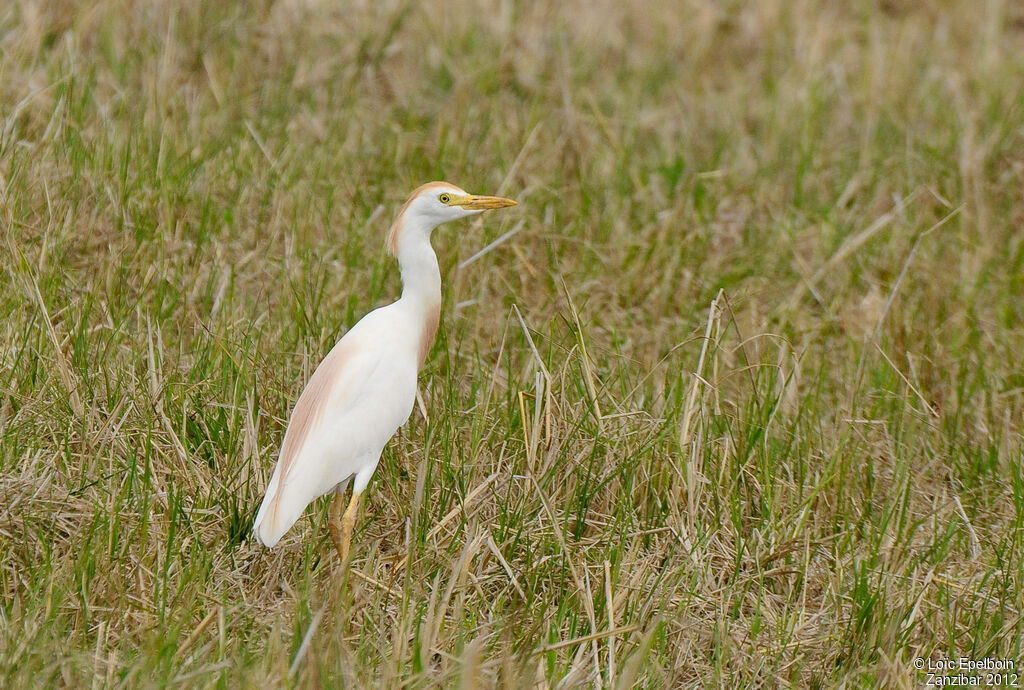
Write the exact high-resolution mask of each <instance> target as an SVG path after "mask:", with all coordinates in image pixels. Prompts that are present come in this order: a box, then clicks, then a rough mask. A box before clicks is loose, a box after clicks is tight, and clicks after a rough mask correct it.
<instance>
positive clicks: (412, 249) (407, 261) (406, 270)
mask: <svg viewBox="0 0 1024 690" xmlns="http://www.w3.org/2000/svg"><path fill="white" fill-rule="evenodd" d="M409 230H411V228H409V229H406V230H405V231H404V232H403V233H402V235H403V236H402V239H401V241H400V242H399V244H398V267H399V269H400V270H401V272H402V299H407V300H409V301H415V302H423V303H425V304H431V305H432V304H435V303H436V304H440V303H441V269H440V267H439V266H438V264H437V254H435V253H434V248H433V247H431V246H430V236H429V234H428V233H425V232H409Z"/></svg>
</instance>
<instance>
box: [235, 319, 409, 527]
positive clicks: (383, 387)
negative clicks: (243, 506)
mask: <svg viewBox="0 0 1024 690" xmlns="http://www.w3.org/2000/svg"><path fill="white" fill-rule="evenodd" d="M401 317H402V313H401V311H400V310H399V309H397V308H396V305H391V306H388V307H383V308H381V309H377V310H375V311H372V312H370V313H369V314H367V315H366V316H365V317H363V319H362V320H360V321H359V323H357V324H356V325H355V326H354V327H353V328H352V330H350V331H349V332H348V333H346V334H345V336H344V337H343V338H342V339H341V340H340V341H338V344H337V345H335V346H334V348H332V349H331V351H330V352H329V353H328V354H327V357H325V358H324V360H323V361H322V362H321V363H320V365H319V366H318V367H317V368H316V371H314V372H313V376H312V377H310V379H309V382H308V383H307V384H306V388H305V389H304V390H303V391H302V394H301V395H300V396H299V399H298V401H297V402H296V403H295V409H294V410H293V411H292V416H291V419H290V420H289V422H288V429H287V430H286V431H285V436H284V443H283V444H282V446H281V454H280V457H279V458H278V461H277V467H276V468H275V469H274V474H273V476H272V477H271V479H270V484H269V485H268V486H267V493H266V495H265V496H264V498H263V503H262V504H261V505H260V509H259V512H258V513H257V514H256V520H255V522H254V524H253V532H254V533H255V534H256V537H257V538H258V539H259V540H260V541H261V542H263V543H264V544H265V545H267V546H273V545H274V544H276V543H277V542H278V540H279V539H280V538H281V537H282V536H283V535H284V533H285V532H287V531H288V529H289V528H290V527H291V526H292V525H293V524H294V523H295V521H296V520H298V519H299V516H300V515H302V512H303V511H304V510H305V509H306V506H307V505H309V503H310V502H311V501H313V500H314V499H316V498H317V497H318V496H322V495H323V494H325V493H327V492H328V491H330V490H331V489H333V488H334V487H335V486H337V485H338V484H340V483H341V482H343V481H345V480H346V479H348V478H349V477H351V476H353V475H358V477H357V483H363V484H364V485H365V482H366V481H368V480H369V478H370V475H371V474H372V473H373V471H374V469H375V468H376V466H377V461H378V459H379V458H380V453H381V450H382V449H383V448H384V445H385V444H386V443H387V442H388V440H389V439H390V438H391V437H392V436H393V435H394V433H395V431H397V430H398V427H400V426H401V425H402V424H404V423H405V421H406V420H407V419H408V418H409V414H410V413H411V412H412V407H413V403H414V402H415V398H416V373H417V369H418V366H417V365H418V362H417V352H416V351H415V350H414V349H411V348H410V347H409V345H408V339H407V338H403V337H402V335H404V331H405V330H406V329H405V328H404V327H403V326H405V323H404V319H402V318H401ZM360 480H361V481H360ZM358 488H361V487H358Z"/></svg>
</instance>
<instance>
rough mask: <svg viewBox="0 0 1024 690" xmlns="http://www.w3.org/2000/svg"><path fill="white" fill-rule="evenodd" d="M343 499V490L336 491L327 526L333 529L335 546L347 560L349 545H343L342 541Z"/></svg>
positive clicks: (339, 553)
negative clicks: (346, 554)
mask: <svg viewBox="0 0 1024 690" xmlns="http://www.w3.org/2000/svg"><path fill="white" fill-rule="evenodd" d="M342 503H343V500H342V498H341V491H335V492H334V500H333V501H331V514H330V517H328V518H327V528H328V529H329V530H330V531H331V541H333V542H334V548H335V549H337V551H338V556H340V557H341V560H342V562H344V560H345V553H346V552H347V551H348V549H347V548H345V547H347V546H348V544H346V545H345V547H342V545H341V544H342V541H341V531H342V527H341V505H342Z"/></svg>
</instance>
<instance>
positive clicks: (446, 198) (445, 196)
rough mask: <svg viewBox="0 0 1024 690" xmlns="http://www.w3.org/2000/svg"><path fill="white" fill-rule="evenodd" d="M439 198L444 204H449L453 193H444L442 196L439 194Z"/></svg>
mask: <svg viewBox="0 0 1024 690" xmlns="http://www.w3.org/2000/svg"><path fill="white" fill-rule="evenodd" d="M437 198H438V199H439V200H440V201H441V203H442V204H447V203H448V202H449V201H451V200H452V195H451V194H442V195H441V196H439V197H437Z"/></svg>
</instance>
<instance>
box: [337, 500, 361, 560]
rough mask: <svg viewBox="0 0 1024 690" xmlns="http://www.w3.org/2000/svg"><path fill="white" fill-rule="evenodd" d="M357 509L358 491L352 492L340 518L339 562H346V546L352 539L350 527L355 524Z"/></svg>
mask: <svg viewBox="0 0 1024 690" xmlns="http://www.w3.org/2000/svg"><path fill="white" fill-rule="evenodd" d="M358 511H359V492H358V491H353V492H352V500H351V501H349V502H348V508H347V509H346V510H345V515H344V517H342V518H341V535H340V537H341V539H340V541H341V543H340V544H339V546H338V555H339V556H341V563H342V565H344V564H345V563H346V562H348V547H349V544H350V543H351V541H352V528H353V527H354V526H355V524H356V513H357V512H358Z"/></svg>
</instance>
